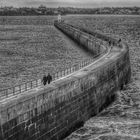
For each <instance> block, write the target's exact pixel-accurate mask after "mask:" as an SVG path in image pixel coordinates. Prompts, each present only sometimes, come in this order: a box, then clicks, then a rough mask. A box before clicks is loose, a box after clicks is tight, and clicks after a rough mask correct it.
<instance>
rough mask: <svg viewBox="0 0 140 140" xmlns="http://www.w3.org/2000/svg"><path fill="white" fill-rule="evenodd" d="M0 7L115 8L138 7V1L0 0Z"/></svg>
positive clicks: (139, 0) (139, 4) (139, 2)
mask: <svg viewBox="0 0 140 140" xmlns="http://www.w3.org/2000/svg"><path fill="white" fill-rule="evenodd" d="M0 5H1V6H14V7H24V6H27V7H38V6H39V5H45V6H46V7H58V6H60V7H61V6H67V7H68V6H70V7H83V8H86V7H89V8H95V7H104V6H107V7H110V6H111V7H112V6H113V7H115V6H121V7H122V6H140V0H0Z"/></svg>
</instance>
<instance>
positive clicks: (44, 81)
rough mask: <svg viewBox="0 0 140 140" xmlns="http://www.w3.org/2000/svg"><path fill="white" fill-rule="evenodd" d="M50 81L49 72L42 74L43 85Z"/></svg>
mask: <svg viewBox="0 0 140 140" xmlns="http://www.w3.org/2000/svg"><path fill="white" fill-rule="evenodd" d="M51 81H52V76H51V75H50V73H48V75H47V76H46V75H44V76H43V79H42V83H43V85H44V86H45V85H46V84H47V83H48V84H50V83H51Z"/></svg>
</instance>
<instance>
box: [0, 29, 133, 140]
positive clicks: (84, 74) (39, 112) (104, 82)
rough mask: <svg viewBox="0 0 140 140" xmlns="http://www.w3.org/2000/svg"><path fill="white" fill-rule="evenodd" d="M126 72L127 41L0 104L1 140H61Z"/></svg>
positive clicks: (112, 91)
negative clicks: (35, 88) (101, 56)
mask: <svg viewBox="0 0 140 140" xmlns="http://www.w3.org/2000/svg"><path fill="white" fill-rule="evenodd" d="M62 27H63V26H62ZM68 28H71V27H69V26H67V29H68ZM73 33H74V32H73ZM73 33H72V32H71V33H70V34H71V35H72V34H73ZM79 33H80V34H78V32H77V30H76V34H77V35H81V32H79ZM73 35H74V34H73ZM84 36H85V34H84ZM84 36H82V38H83V40H84V39H85V37H84ZM79 37H80V36H79ZM86 38H87V37H86ZM79 39H80V40H81V38H79ZM83 40H82V45H84V46H86V45H87V44H88V43H87V39H85V42H84V41H83ZM85 43H86V44H85ZM92 45H93V48H92ZM92 45H91V44H90V45H89V46H87V47H88V49H90V50H94V51H95V52H94V53H100V52H99V48H97V49H96V47H98V45H97V46H96V45H94V44H92ZM130 75H131V71H130V62H129V51H128V47H127V45H126V44H121V48H119V47H117V46H116V47H115V46H114V48H113V49H111V51H110V53H108V55H107V56H106V57H105V58H104V57H103V58H102V59H100V60H99V61H98V62H97V63H93V64H91V65H89V66H88V67H86V68H84V69H82V70H80V71H78V72H76V73H74V74H73V75H71V76H70V77H67V78H64V79H60V80H59V81H57V82H55V83H53V84H51V85H50V86H48V87H46V88H44V89H40V90H39V91H35V90H34V91H33V92H31V93H30V94H29V95H26V96H21V97H19V98H18V99H16V100H15V99H13V100H11V101H10V102H7V103H5V102H4V103H3V104H1V108H0V109H1V110H0V112H1V127H0V137H1V139H2V140H32V139H33V140H46V139H47V140H50V139H51V140H55V139H57V140H62V139H63V138H64V137H65V136H67V135H68V134H69V133H70V132H72V131H74V130H75V128H76V127H79V126H81V125H82V124H83V123H84V122H85V121H86V120H87V119H89V118H90V117H91V116H94V115H96V114H98V113H99V111H100V110H101V109H102V108H103V106H105V105H106V104H107V103H108V102H109V101H110V100H112V97H113V96H114V94H115V92H116V91H117V90H118V89H119V88H122V87H123V86H124V85H125V84H127V83H128V82H129V80H130Z"/></svg>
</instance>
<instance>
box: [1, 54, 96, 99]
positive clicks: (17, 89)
mask: <svg viewBox="0 0 140 140" xmlns="http://www.w3.org/2000/svg"><path fill="white" fill-rule="evenodd" d="M96 57H97V56H96ZM93 61H94V59H88V60H85V61H82V62H81V63H80V64H75V65H73V66H72V67H70V68H67V69H65V70H62V71H59V72H56V73H54V74H51V75H52V79H53V81H55V80H57V79H59V78H62V77H64V76H67V75H69V74H71V73H73V72H75V71H78V70H80V69H81V68H83V67H85V66H87V65H89V64H90V63H92V62H93ZM41 85H43V84H42V80H41V79H37V80H33V81H30V82H27V83H23V84H20V85H16V86H14V87H11V88H7V89H4V90H1V91H0V100H2V99H6V98H8V97H11V96H14V95H18V94H21V93H23V92H26V91H29V90H31V89H33V88H36V87H39V86H41Z"/></svg>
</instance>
